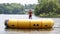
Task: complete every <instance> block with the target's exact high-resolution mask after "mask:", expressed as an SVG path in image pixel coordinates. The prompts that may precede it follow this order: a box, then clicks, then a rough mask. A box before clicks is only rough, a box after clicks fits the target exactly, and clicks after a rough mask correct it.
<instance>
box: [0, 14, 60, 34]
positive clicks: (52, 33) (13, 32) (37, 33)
mask: <svg viewBox="0 0 60 34" xmlns="http://www.w3.org/2000/svg"><path fill="white" fill-rule="evenodd" d="M6 19H28V15H27V14H25V15H17V14H16V15H12V14H10V15H7V14H6V15H4V14H0V34H59V33H60V18H41V17H36V16H34V15H33V16H32V19H53V20H54V22H55V24H54V26H53V28H51V29H5V25H4V22H5V20H6Z"/></svg>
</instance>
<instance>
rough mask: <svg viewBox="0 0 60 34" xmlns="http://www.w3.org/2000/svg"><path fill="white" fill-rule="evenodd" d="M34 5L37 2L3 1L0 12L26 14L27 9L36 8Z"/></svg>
mask: <svg viewBox="0 0 60 34" xmlns="http://www.w3.org/2000/svg"><path fill="white" fill-rule="evenodd" d="M34 7H35V4H28V5H26V4H25V5H21V4H18V3H3V4H0V14H25V13H26V11H25V9H34Z"/></svg>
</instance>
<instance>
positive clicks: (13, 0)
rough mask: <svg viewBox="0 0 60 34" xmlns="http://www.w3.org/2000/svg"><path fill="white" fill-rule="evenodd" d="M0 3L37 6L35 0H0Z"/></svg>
mask: <svg viewBox="0 0 60 34" xmlns="http://www.w3.org/2000/svg"><path fill="white" fill-rule="evenodd" d="M0 3H21V4H23V5H24V4H37V3H38V1H37V0H0Z"/></svg>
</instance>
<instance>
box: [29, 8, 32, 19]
mask: <svg viewBox="0 0 60 34" xmlns="http://www.w3.org/2000/svg"><path fill="white" fill-rule="evenodd" d="M28 13H29V19H32V10H31V9H30V10H29V12H28Z"/></svg>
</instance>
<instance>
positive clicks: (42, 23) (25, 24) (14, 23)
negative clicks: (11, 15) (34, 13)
mask: <svg viewBox="0 0 60 34" xmlns="http://www.w3.org/2000/svg"><path fill="white" fill-rule="evenodd" d="M5 25H6V26H7V27H10V28H51V27H53V25H54V21H53V20H52V19H42V20H32V19H17V20H15V19H9V20H6V21H5Z"/></svg>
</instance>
